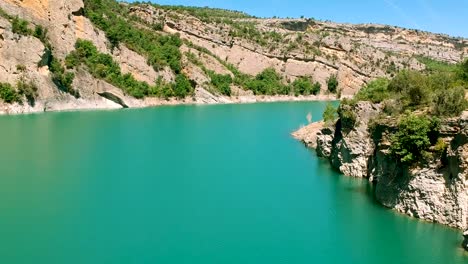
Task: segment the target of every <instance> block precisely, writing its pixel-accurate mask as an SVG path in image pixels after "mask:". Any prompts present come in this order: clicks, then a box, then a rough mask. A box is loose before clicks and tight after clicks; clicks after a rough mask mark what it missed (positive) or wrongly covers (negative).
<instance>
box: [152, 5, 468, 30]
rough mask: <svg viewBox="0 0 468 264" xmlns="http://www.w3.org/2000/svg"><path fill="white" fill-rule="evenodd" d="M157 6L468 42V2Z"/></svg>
mask: <svg viewBox="0 0 468 264" xmlns="http://www.w3.org/2000/svg"><path fill="white" fill-rule="evenodd" d="M151 1H152V2H154V3H157V4H166V5H190V6H209V7H217V8H225V9H232V10H239V11H244V12H246V13H249V14H251V15H254V16H258V17H273V16H278V17H300V16H305V17H312V18H315V19H320V20H331V21H334V22H346V23H378V24H388V25H394V26H401V27H405V28H414V29H420V30H425V31H431V32H435V33H445V34H449V35H451V36H455V37H465V38H468V0H349V1H343V0H315V1H305V0H156V1H155V0H151Z"/></svg>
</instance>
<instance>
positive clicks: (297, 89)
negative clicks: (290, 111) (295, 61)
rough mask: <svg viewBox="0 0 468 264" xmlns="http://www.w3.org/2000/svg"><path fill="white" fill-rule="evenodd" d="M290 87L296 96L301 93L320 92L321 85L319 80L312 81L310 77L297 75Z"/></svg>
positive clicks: (314, 93) (315, 93)
mask: <svg viewBox="0 0 468 264" xmlns="http://www.w3.org/2000/svg"><path fill="white" fill-rule="evenodd" d="M292 88H293V91H294V94H295V95H296V96H298V95H300V94H302V95H311V94H313V95H317V94H318V93H319V92H320V89H321V85H320V83H319V82H313V80H312V78H310V77H305V76H304V77H299V78H297V79H296V80H294V82H293V83H292Z"/></svg>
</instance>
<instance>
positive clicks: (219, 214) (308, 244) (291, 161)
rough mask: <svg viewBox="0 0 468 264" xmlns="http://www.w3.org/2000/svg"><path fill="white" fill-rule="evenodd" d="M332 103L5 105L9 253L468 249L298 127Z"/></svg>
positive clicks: (222, 259)
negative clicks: (335, 165)
mask: <svg viewBox="0 0 468 264" xmlns="http://www.w3.org/2000/svg"><path fill="white" fill-rule="evenodd" d="M324 107H325V103H323V102H315V103H310V102H309V103H274V104H252V105H219V106H178V107H161V108H155V109H142V110H128V111H111V112H76V113H48V114H42V115H29V116H12V117H8V116H6V117H0V263H8V264H17V263H27V264H29V263H47V264H55V263H60V264H61V263H67V264H75V263H77V264H78V263H80V264H81V263H85V264H94V263H96V264H103V263H109V264H110V263H112V264H114V263H138V264H139V263H158V264H160V263H174V264H178V263H203V264H208V263H216V264H219V263H236V264H237V263H242V264H244V263H256V264H259V263H266V264H275V263H359V264H366V263H379V264H385V263H412V264H414V263H424V264H431V263H444V264H445V263H454V264H457V263H467V262H468V255H467V254H465V253H464V252H463V250H462V249H460V247H459V244H460V243H461V235H460V232H458V231H456V230H452V229H449V228H446V227H443V226H440V225H434V224H429V223H425V222H421V221H418V220H414V219H410V218H408V217H405V216H401V215H398V214H396V213H394V212H392V211H390V210H387V209H384V208H382V207H381V206H379V205H378V204H376V203H375V202H374V200H373V198H372V195H371V193H372V187H371V186H370V185H369V184H368V183H367V182H366V181H365V180H356V179H351V178H347V177H344V176H341V175H340V174H338V173H336V172H334V171H333V170H331V169H330V166H329V165H328V163H327V162H326V161H323V160H321V159H318V158H317V157H316V156H315V154H314V152H313V151H311V150H308V149H306V148H305V147H304V146H303V145H302V144H301V143H299V142H297V141H295V140H294V139H292V138H291V137H290V136H289V133H290V132H291V131H293V130H295V129H296V128H298V127H300V126H301V124H305V123H306V122H307V120H306V115H307V114H308V113H312V116H313V118H314V120H317V119H319V118H320V117H321V113H322V110H323V109H324Z"/></svg>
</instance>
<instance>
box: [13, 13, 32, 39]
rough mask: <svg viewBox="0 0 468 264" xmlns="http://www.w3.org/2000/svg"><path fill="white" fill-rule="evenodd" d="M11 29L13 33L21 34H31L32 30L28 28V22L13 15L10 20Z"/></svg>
mask: <svg viewBox="0 0 468 264" xmlns="http://www.w3.org/2000/svg"><path fill="white" fill-rule="evenodd" d="M11 26H12V31H13V33H15V34H20V35H23V36H30V35H32V33H33V31H32V30H31V29H30V28H29V22H28V21H26V20H23V19H21V18H19V17H14V18H13V20H12V21H11Z"/></svg>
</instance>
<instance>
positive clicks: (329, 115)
mask: <svg viewBox="0 0 468 264" xmlns="http://www.w3.org/2000/svg"><path fill="white" fill-rule="evenodd" d="M336 119H337V112H336V108H335V107H334V106H333V104H332V103H328V104H327V106H326V107H325V111H324V112H323V121H324V122H325V124H327V125H333V123H334V122H335V121H336Z"/></svg>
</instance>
